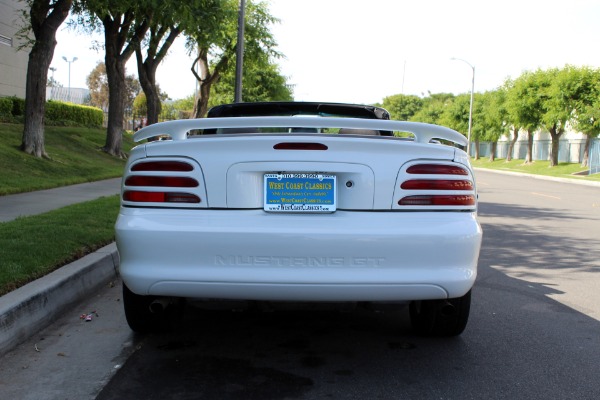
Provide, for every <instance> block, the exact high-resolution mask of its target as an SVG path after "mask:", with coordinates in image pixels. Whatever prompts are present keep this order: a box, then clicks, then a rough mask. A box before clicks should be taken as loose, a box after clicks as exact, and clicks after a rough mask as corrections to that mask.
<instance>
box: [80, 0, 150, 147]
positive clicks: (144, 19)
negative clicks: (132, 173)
mask: <svg viewBox="0 0 600 400" xmlns="http://www.w3.org/2000/svg"><path fill="white" fill-rule="evenodd" d="M152 6H153V4H152V1H150V0H81V1H80V2H78V3H77V6H76V7H75V8H74V9H75V11H76V12H77V13H78V15H79V18H80V25H83V26H86V27H88V29H90V30H97V29H100V26H102V27H103V29H104V50H105V56H104V64H105V66H106V76H107V81H108V93H109V99H108V103H109V105H108V126H107V131H106V143H105V145H104V147H103V148H102V150H104V151H105V152H107V153H108V154H111V155H114V156H118V157H124V156H125V155H124V154H123V153H122V151H121V143H122V135H123V117H124V115H125V104H124V101H123V99H124V98H125V93H124V92H125V91H126V77H125V72H126V71H125V64H126V63H127V61H128V60H129V58H130V57H131V56H132V55H133V53H134V52H135V48H136V46H139V44H140V43H141V41H142V39H143V38H144V36H145V35H146V32H147V31H148V28H149V26H150V21H151V19H152V16H153V10H154V9H153V7H152Z"/></svg>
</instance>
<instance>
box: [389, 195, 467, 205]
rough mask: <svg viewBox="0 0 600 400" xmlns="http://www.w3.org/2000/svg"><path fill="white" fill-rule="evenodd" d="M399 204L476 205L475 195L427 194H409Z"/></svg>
mask: <svg viewBox="0 0 600 400" xmlns="http://www.w3.org/2000/svg"><path fill="white" fill-rule="evenodd" d="M398 204H399V205H401V206H474V205H475V196H473V195H467V196H464V195H456V196H452V195H450V196H448V195H425V196H407V197H404V198H402V199H400V201H398Z"/></svg>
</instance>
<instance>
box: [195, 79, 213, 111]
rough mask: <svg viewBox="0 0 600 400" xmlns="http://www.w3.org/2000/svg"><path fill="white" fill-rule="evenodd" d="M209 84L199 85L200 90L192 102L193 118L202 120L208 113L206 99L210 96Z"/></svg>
mask: <svg viewBox="0 0 600 400" xmlns="http://www.w3.org/2000/svg"><path fill="white" fill-rule="evenodd" d="M211 86H212V85H211V84H210V83H206V82H205V83H201V84H200V90H199V91H198V94H197V95H196V99H195V101H194V112H193V113H192V117H193V118H203V117H204V116H205V115H206V113H207V112H208V99H209V96H210V88H211Z"/></svg>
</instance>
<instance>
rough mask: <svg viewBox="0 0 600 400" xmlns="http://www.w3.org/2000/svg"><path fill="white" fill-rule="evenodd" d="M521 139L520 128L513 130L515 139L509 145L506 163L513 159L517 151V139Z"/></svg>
mask: <svg viewBox="0 0 600 400" xmlns="http://www.w3.org/2000/svg"><path fill="white" fill-rule="evenodd" d="M518 138H519V128H517V127H514V128H513V137H512V139H511V140H510V142H509V144H508V152H507V153H506V161H507V162H508V161H511V160H512V158H513V152H514V151H515V143H517V139H518Z"/></svg>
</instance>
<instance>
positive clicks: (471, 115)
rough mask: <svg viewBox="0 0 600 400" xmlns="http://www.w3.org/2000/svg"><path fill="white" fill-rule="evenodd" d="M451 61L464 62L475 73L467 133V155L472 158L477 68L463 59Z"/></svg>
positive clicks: (472, 82)
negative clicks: (474, 93) (472, 129)
mask: <svg viewBox="0 0 600 400" xmlns="http://www.w3.org/2000/svg"><path fill="white" fill-rule="evenodd" d="M451 60H455V61H462V62H464V63H465V64H467V65H468V66H469V67H471V70H472V71H473V75H472V77H471V104H470V106H469V132H468V133H467V155H468V156H469V157H470V156H471V154H470V152H469V151H470V150H471V128H472V127H473V92H474V91H475V67H474V66H473V65H472V64H471V63H470V62H468V61H466V60H463V59H462V58H454V57H452V58H451Z"/></svg>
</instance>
